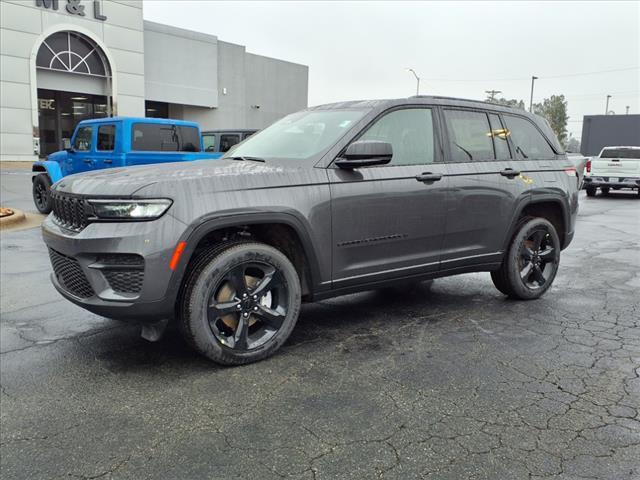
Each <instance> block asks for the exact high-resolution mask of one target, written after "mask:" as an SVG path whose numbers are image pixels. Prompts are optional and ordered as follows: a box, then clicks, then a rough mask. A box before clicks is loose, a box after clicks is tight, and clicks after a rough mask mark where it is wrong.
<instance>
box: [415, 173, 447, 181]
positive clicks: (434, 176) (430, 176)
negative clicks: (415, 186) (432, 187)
mask: <svg viewBox="0 0 640 480" xmlns="http://www.w3.org/2000/svg"><path fill="white" fill-rule="evenodd" d="M441 178H442V175H441V174H440V173H431V172H424V173H421V174H420V175H416V180H418V181H419V182H423V183H431V182H437V181H438V180H440V179H441Z"/></svg>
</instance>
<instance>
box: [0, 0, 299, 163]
mask: <svg viewBox="0 0 640 480" xmlns="http://www.w3.org/2000/svg"><path fill="white" fill-rule="evenodd" d="M0 8H1V10H0V22H1V23H0V26H1V28H0V35H1V36H0V61H1V63H0V96H1V99H0V114H1V117H0V160H22V161H31V160H35V159H37V158H38V157H39V156H44V155H46V154H48V153H51V152H53V151H56V150H59V149H61V148H62V146H63V145H64V139H66V138H69V137H70V136H71V133H72V132H73V129H74V127H75V125H76V124H77V123H78V122H79V121H80V120H83V119H87V118H96V117H107V116H115V115H120V116H136V117H144V116H147V117H166V118H177V119H184V120H193V121H197V122H200V124H201V126H202V128H203V129H260V128H262V127H265V126H266V125H268V124H270V123H271V122H273V121H274V120H277V119H278V118H281V117H282V116H284V115H286V114H288V113H291V112H294V111H296V110H300V109H302V108H305V107H306V106H307V90H308V67H307V66H305V65H300V64H296V63H292V62H287V61H283V60H278V59H274V58H269V57H264V56H261V55H255V54H252V53H248V52H247V51H246V49H245V47H244V46H242V45H235V44H232V43H228V42H223V41H221V40H218V38H217V37H216V36H214V35H209V34H203V33H199V32H194V31H190V30H184V29H180V28H175V27H171V26H168V25H161V24H158V23H152V22H148V21H144V20H143V15H142V11H143V4H142V1H141V0H96V1H94V0H0Z"/></svg>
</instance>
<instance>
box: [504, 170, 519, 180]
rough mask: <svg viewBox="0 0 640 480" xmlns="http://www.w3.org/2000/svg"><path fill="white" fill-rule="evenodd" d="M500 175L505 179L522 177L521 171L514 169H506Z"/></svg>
mask: <svg viewBox="0 0 640 480" xmlns="http://www.w3.org/2000/svg"><path fill="white" fill-rule="evenodd" d="M500 175H502V176H503V177H507V178H511V179H513V178H515V177H517V176H518V175H520V170H514V169H513V168H505V169H504V170H501V171H500Z"/></svg>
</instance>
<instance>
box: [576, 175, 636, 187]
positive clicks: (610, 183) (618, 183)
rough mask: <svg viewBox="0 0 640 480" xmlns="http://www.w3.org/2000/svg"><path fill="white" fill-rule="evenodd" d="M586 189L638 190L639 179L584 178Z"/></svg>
mask: <svg viewBox="0 0 640 480" xmlns="http://www.w3.org/2000/svg"><path fill="white" fill-rule="evenodd" d="M584 186H585V188H586V187H596V188H597V187H607V188H640V177H604V176H591V177H584Z"/></svg>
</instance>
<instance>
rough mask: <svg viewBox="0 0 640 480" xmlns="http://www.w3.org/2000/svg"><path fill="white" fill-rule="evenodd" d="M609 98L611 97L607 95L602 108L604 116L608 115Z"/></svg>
mask: <svg viewBox="0 0 640 480" xmlns="http://www.w3.org/2000/svg"><path fill="white" fill-rule="evenodd" d="M610 98H611V95H607V105H606V107H604V114H605V115H609V99H610Z"/></svg>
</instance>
